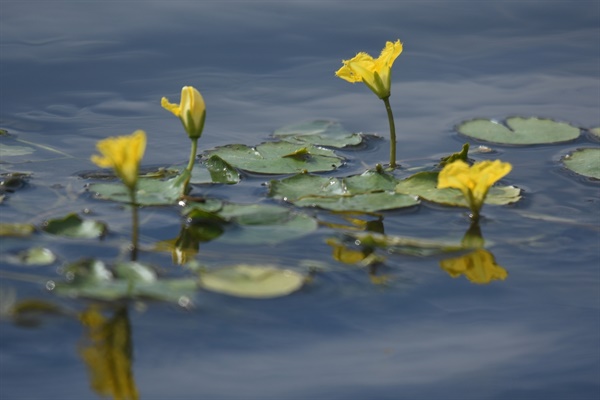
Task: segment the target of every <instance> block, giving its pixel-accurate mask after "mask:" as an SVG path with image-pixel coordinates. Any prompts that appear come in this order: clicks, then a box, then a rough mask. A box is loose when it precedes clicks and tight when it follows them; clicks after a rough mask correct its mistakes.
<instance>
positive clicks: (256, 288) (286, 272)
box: [200, 264, 305, 299]
mask: <svg viewBox="0 0 600 400" xmlns="http://www.w3.org/2000/svg"><path fill="white" fill-rule="evenodd" d="M200 281H201V287H202V288H204V289H206V290H209V291H212V292H217V293H222V294H227V295H230V296H236V297H246V298H254V299H268V298H273V297H281V296H286V295H289V294H291V293H293V292H295V291H297V290H298V289H300V288H301V287H302V285H304V282H305V277H304V276H303V275H302V274H299V273H298V272H295V271H293V270H290V269H281V268H278V267H276V266H271V265H247V264H240V265H234V266H230V267H222V268H216V269H211V270H205V271H202V272H201V273H200Z"/></svg>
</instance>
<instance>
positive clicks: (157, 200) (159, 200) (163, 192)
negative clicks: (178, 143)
mask: <svg viewBox="0 0 600 400" xmlns="http://www.w3.org/2000/svg"><path fill="white" fill-rule="evenodd" d="M187 176H189V174H188V172H187V171H183V172H182V174H181V175H179V176H177V177H175V178H171V179H168V180H165V181H163V180H158V179H151V178H140V179H139V180H138V186H137V192H136V201H137V203H138V204H140V205H144V206H159V205H171V204H175V203H176V202H177V200H178V199H179V198H180V197H181V195H182V194H183V192H184V190H185V180H186V177H187ZM88 190H89V191H90V192H92V193H94V195H95V196H96V197H98V198H101V199H105V200H112V201H118V202H123V203H130V202H131V199H130V197H129V190H128V189H127V187H126V186H125V185H123V184H121V183H92V184H90V185H89V188H88Z"/></svg>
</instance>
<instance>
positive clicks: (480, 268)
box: [440, 249, 508, 284]
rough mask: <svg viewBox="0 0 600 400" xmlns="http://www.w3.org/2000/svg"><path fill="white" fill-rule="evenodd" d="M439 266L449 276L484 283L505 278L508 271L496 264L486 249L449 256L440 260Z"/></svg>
mask: <svg viewBox="0 0 600 400" xmlns="http://www.w3.org/2000/svg"><path fill="white" fill-rule="evenodd" d="M440 267H442V269H443V270H444V271H446V272H447V273H448V274H450V276H451V277H453V278H456V277H458V276H460V275H464V276H466V278H467V279H468V280H469V281H471V282H472V283H478V284H486V283H490V282H491V281H493V280H501V281H503V280H505V279H506V277H507V276H508V272H506V270H505V269H504V268H502V267H501V266H499V265H498V264H496V260H495V259H494V255H493V254H492V253H490V252H489V251H487V250H484V249H478V250H475V251H474V252H472V253H469V254H466V255H464V256H462V257H458V258H449V259H446V260H442V261H440Z"/></svg>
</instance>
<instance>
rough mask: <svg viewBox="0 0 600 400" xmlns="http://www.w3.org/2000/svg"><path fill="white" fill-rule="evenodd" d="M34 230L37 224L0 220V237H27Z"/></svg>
mask: <svg viewBox="0 0 600 400" xmlns="http://www.w3.org/2000/svg"><path fill="white" fill-rule="evenodd" d="M34 231H35V226H33V225H32V224H20V223H7V222H0V237H2V236H14V237H27V236H30V235H31V234H32V233H33V232H34Z"/></svg>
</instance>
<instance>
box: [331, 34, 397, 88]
mask: <svg viewBox="0 0 600 400" xmlns="http://www.w3.org/2000/svg"><path fill="white" fill-rule="evenodd" d="M400 53H402V43H400V40H397V41H396V42H386V43H385V47H384V49H383V50H382V51H381V54H380V55H379V58H377V59H374V58H373V57H371V56H370V55H368V54H367V53H358V54H357V55H356V56H355V57H354V58H352V59H351V60H344V61H342V63H343V64H344V66H343V67H342V68H340V69H339V70H337V71H336V73H335V74H336V75H337V76H338V77H340V78H342V79H344V80H346V81H348V82H351V83H355V82H364V83H365V85H367V86H368V87H369V89H371V90H372V91H373V92H374V93H375V94H376V95H377V96H378V97H379V98H380V99H384V98H387V97H389V96H390V91H391V86H392V81H391V79H392V64H393V63H394V60H396V58H397V57H398V56H399V55H400Z"/></svg>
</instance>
